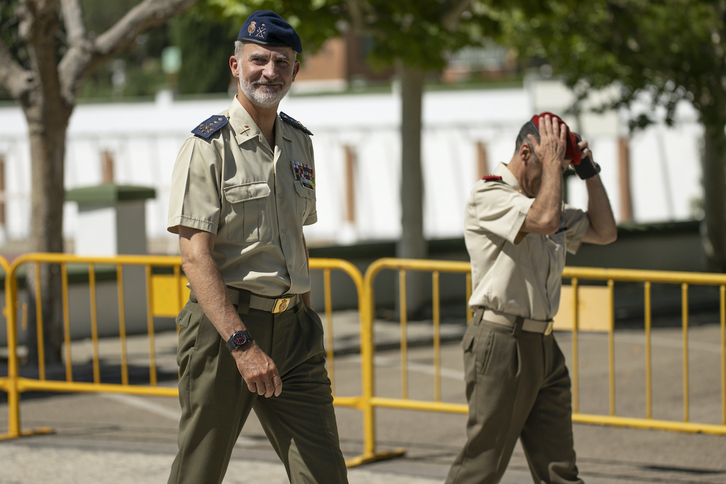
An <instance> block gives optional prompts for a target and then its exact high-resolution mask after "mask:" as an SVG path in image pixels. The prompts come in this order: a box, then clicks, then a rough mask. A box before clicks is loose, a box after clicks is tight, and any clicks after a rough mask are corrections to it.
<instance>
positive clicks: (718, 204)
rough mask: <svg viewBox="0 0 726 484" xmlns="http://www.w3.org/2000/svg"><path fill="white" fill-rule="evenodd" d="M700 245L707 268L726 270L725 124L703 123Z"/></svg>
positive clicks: (718, 270)
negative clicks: (702, 245)
mask: <svg viewBox="0 0 726 484" xmlns="http://www.w3.org/2000/svg"><path fill="white" fill-rule="evenodd" d="M704 128H705V130H704V150H703V192H704V204H703V205H704V211H705V217H704V223H703V230H702V232H703V244H704V247H705V250H706V256H707V257H708V266H709V269H710V270H712V271H715V272H724V271H726V195H725V194H724V191H725V189H726V172H725V170H726V134H724V123H723V122H720V123H704Z"/></svg>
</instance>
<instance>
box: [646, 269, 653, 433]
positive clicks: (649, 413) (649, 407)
mask: <svg viewBox="0 0 726 484" xmlns="http://www.w3.org/2000/svg"><path fill="white" fill-rule="evenodd" d="M651 315H652V312H651V298H650V281H646V282H645V418H647V419H652V418H653V387H652V385H651V382H652V381H653V380H652V375H653V363H652V352H651V351H652V345H651V338H650V333H651V324H652V320H651Z"/></svg>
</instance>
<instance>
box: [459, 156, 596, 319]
mask: <svg viewBox="0 0 726 484" xmlns="http://www.w3.org/2000/svg"><path fill="white" fill-rule="evenodd" d="M494 173H495V174H496V175H498V176H501V177H502V181H486V180H479V182H477V184H476V185H475V186H474V189H473V190H472V192H471V195H470V196H469V201H468V203H467V206H466V213H465V215H464V238H465V240H466V248H467V250H468V251H469V256H470V257H471V274H472V285H473V288H474V290H473V293H472V295H471V298H470V299H469V306H470V307H472V308H475V307H477V306H484V307H487V308H490V309H494V310H496V311H501V312H504V313H508V314H513V315H515V316H522V317H524V318H531V319H537V320H540V321H547V320H550V319H552V318H553V317H554V316H555V314H557V310H558V309H559V304H560V287H561V285H562V279H561V276H562V270H563V269H564V267H565V250H567V251H568V252H571V253H573V254H574V253H575V252H577V250H578V249H579V248H580V244H581V243H582V237H583V235H585V232H586V231H587V228H588V227H589V225H590V219H589V218H588V217H587V214H586V213H585V212H583V211H582V210H578V209H575V208H572V207H569V206H567V205H565V206H564V210H563V211H562V220H561V221H560V231H559V232H558V233H556V234H554V235H539V234H532V233H530V234H528V235H527V236H526V237H524V239H522V240H521V241H520V242H519V243H518V244H515V243H514V239H515V237H517V234H518V233H519V230H520V229H521V228H522V224H524V219H525V218H526V217H527V212H528V211H529V209H530V207H531V206H532V203H533V202H534V198H528V197H527V196H526V195H524V193H523V192H522V187H521V186H520V185H519V183H518V182H517V179H516V178H515V176H514V174H513V173H512V172H511V171H509V169H508V168H507V166H506V165H505V164H503V163H502V164H500V165H498V166H497V169H496V170H495V172H494Z"/></svg>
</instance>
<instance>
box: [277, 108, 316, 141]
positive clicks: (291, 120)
mask: <svg viewBox="0 0 726 484" xmlns="http://www.w3.org/2000/svg"><path fill="white" fill-rule="evenodd" d="M280 118H281V119H282V120H283V121H285V122H286V123H288V124H291V125H292V126H293V127H295V128H297V129H299V130H300V131H302V132H303V133H305V134H307V135H310V136H312V135H313V133H312V132H311V131H310V130H309V129H307V128H306V127H305V126H303V124H302V123H301V122H300V121H298V120H297V119H294V118H292V117H290V116H288V115H287V114H285V113H283V112H280Z"/></svg>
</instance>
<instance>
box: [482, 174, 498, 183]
mask: <svg viewBox="0 0 726 484" xmlns="http://www.w3.org/2000/svg"><path fill="white" fill-rule="evenodd" d="M481 179H482V180H484V181H498V182H500V181H502V177H501V176H497V175H487V176H483V177H481Z"/></svg>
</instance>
